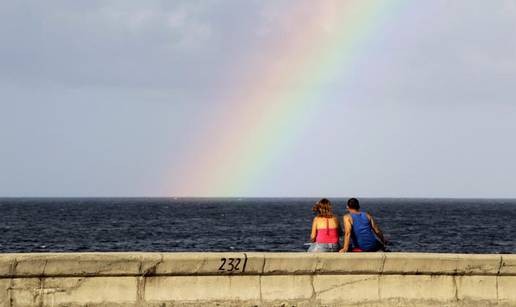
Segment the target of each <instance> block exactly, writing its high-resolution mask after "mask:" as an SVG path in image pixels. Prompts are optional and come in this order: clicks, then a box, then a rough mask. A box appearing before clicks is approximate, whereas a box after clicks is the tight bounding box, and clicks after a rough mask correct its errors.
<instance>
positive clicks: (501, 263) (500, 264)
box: [495, 256, 504, 302]
mask: <svg viewBox="0 0 516 307" xmlns="http://www.w3.org/2000/svg"><path fill="white" fill-rule="evenodd" d="M502 266H504V263H503V256H500V262H499V263H498V272H497V273H496V280H495V282H496V301H497V302H499V301H500V298H499V294H498V279H500V272H502Z"/></svg>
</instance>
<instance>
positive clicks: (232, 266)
mask: <svg viewBox="0 0 516 307" xmlns="http://www.w3.org/2000/svg"><path fill="white" fill-rule="evenodd" d="M241 262H242V259H240V258H220V267H219V271H225V272H235V271H240V270H241V269H240V263H241ZM244 269H245V262H244V268H243V269H242V271H243V270H244Z"/></svg>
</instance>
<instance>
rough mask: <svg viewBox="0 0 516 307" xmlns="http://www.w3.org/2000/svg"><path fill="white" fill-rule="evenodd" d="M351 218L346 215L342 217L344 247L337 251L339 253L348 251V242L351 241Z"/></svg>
mask: <svg viewBox="0 0 516 307" xmlns="http://www.w3.org/2000/svg"><path fill="white" fill-rule="evenodd" d="M350 219H351V218H350V217H349V216H347V215H345V216H344V218H343V220H344V246H342V249H341V250H340V251H339V252H340V253H346V252H347V251H348V249H349V240H350V239H351V220H350Z"/></svg>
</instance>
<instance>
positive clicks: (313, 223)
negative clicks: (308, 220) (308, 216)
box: [310, 217, 317, 242]
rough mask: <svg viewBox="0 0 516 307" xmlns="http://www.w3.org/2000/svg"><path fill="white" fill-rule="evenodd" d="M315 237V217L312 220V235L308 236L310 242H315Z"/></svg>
mask: <svg viewBox="0 0 516 307" xmlns="http://www.w3.org/2000/svg"><path fill="white" fill-rule="evenodd" d="M316 236H317V217H315V218H314V221H313V222H312V233H311V234H310V240H311V241H312V242H315V238H316Z"/></svg>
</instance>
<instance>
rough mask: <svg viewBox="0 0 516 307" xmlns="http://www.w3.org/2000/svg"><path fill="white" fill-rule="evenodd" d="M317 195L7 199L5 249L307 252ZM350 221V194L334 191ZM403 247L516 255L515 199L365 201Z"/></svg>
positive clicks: (1, 247)
mask: <svg viewBox="0 0 516 307" xmlns="http://www.w3.org/2000/svg"><path fill="white" fill-rule="evenodd" d="M316 200H317V199H310V198H251V199H246V198H244V199H218V198H215V199H208V198H206V199H173V198H70V199H67V198H57V199H52V198H42V199H35V198H3V199H0V252H86V251H149V252H158V251H160V252H174V251H191V252H194V251H195V252H202V251H292V252H302V251H305V250H306V246H305V245H304V243H306V242H308V241H309V236H310V229H311V222H312V219H313V213H312V211H311V208H312V205H313V204H314V202H315V201H316ZM331 201H332V202H333V205H334V211H335V213H336V214H337V215H338V216H339V220H342V219H341V216H342V214H344V213H345V203H346V199H344V198H342V199H339V198H335V199H331ZM361 205H362V208H363V209H364V210H367V211H369V212H370V213H371V214H372V215H373V216H374V217H375V219H376V221H377V223H378V225H379V226H380V228H381V229H382V230H383V232H384V234H385V237H386V238H387V239H388V240H389V242H390V245H389V246H388V247H389V250H391V251H403V252H454V253H516V236H515V234H516V200H496V199H494V200H485V199H484V200H474V199H381V198H378V199H361Z"/></svg>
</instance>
